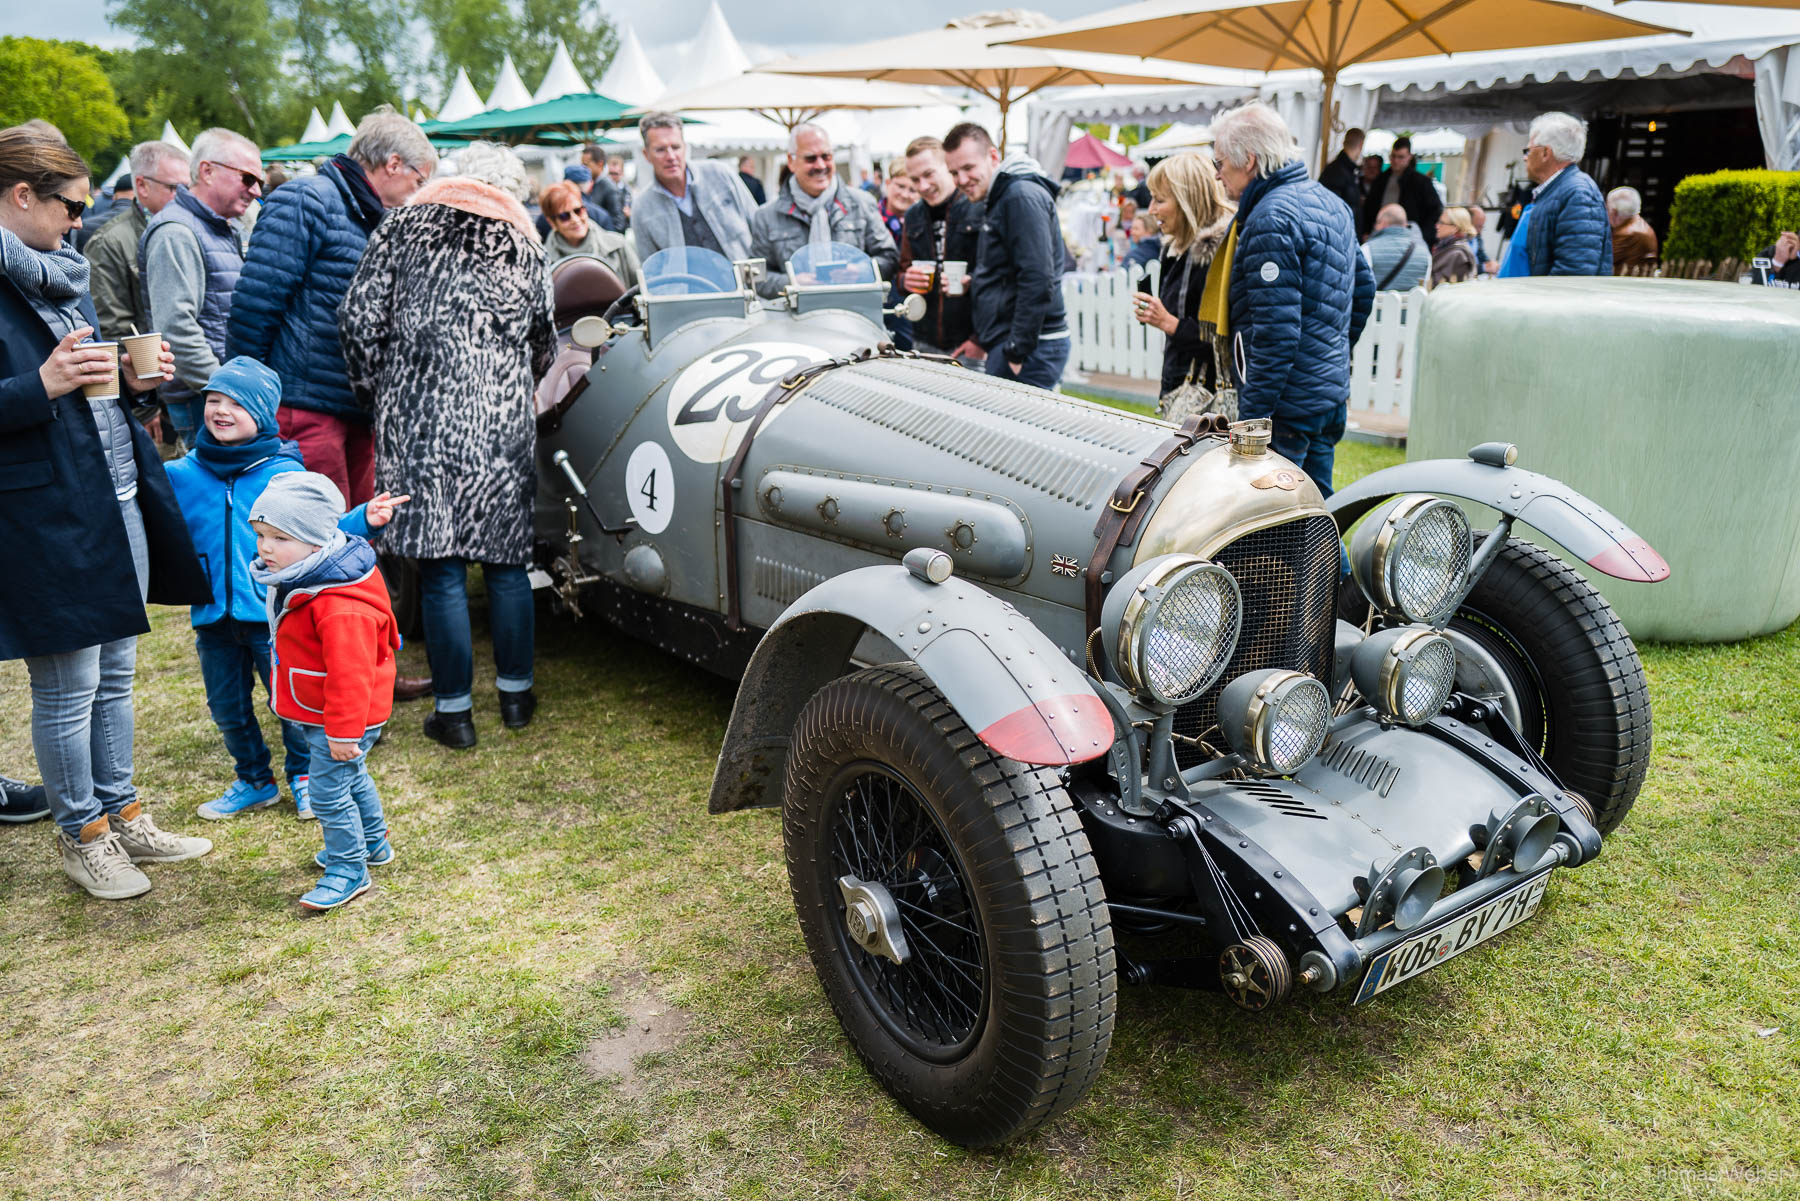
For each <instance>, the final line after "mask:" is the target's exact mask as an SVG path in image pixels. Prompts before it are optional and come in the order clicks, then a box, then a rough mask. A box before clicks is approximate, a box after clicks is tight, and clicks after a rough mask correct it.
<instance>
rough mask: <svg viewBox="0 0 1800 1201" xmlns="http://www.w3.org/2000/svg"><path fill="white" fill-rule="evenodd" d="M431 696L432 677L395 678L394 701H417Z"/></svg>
mask: <svg viewBox="0 0 1800 1201" xmlns="http://www.w3.org/2000/svg"><path fill="white" fill-rule="evenodd" d="M430 695H431V677H430V676H395V677H394V699H395V700H397V701H416V700H418V699H419V698H420V697H423V696H430Z"/></svg>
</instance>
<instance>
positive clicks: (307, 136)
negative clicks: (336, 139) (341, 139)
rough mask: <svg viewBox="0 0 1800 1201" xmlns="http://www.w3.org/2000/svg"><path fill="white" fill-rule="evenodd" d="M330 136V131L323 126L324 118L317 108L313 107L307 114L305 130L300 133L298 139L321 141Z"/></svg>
mask: <svg viewBox="0 0 1800 1201" xmlns="http://www.w3.org/2000/svg"><path fill="white" fill-rule="evenodd" d="M330 136H331V133H330V131H329V130H327V129H326V128H325V118H324V117H321V116H320V115H319V110H318V108H316V107H315V108H314V109H313V110H312V112H311V113H309V114H308V115H307V118H306V132H305V133H303V134H301V135H300V140H301V141H302V142H323V141H324V140H325V139H326V138H329V137H330Z"/></svg>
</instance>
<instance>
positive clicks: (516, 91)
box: [486, 54, 531, 109]
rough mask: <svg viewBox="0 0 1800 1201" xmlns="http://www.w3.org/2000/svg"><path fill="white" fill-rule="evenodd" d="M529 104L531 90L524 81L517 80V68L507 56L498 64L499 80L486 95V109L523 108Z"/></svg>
mask: <svg viewBox="0 0 1800 1201" xmlns="http://www.w3.org/2000/svg"><path fill="white" fill-rule="evenodd" d="M530 103H531V90H530V89H529V88H527V87H526V86H525V81H524V80H523V79H520V78H519V68H517V67H515V66H514V65H513V60H512V55H510V54H509V55H507V56H506V58H505V60H504V61H502V62H501V64H500V78H499V80H498V81H496V82H495V84H494V90H493V91H492V92H489V93H488V98H487V105H486V107H487V108H490V109H493V108H524V107H525V106H526V105H527V104H530Z"/></svg>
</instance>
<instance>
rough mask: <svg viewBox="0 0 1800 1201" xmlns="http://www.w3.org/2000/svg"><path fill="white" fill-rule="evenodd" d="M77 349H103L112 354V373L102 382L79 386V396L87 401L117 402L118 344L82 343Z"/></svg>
mask: <svg viewBox="0 0 1800 1201" xmlns="http://www.w3.org/2000/svg"><path fill="white" fill-rule="evenodd" d="M78 349H82V350H94V349H104V350H110V351H111V352H112V357H111V360H110V361H111V363H112V371H111V372H109V373H108V375H107V377H106V378H105V379H102V380H97V381H95V382H94V383H91V384H83V385H81V394H82V395H83V396H85V397H87V398H88V399H89V400H117V399H118V398H119V344H118V343H117V342H83V343H81V344H80V345H79V347H78Z"/></svg>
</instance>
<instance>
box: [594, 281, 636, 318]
mask: <svg viewBox="0 0 1800 1201" xmlns="http://www.w3.org/2000/svg"><path fill="white" fill-rule="evenodd" d="M638 291H639V286H638V285H637V284H632V285H631V286H630V287H629V288H626V289H625V290H624V291H623V292H621V293H619V298H618V299H617V300H615V301H613V302H612V303H611V304H609V305H607V306H606V312H604V313H602V314H601V315H600V319H601V320H602V321H604V322H606V323H607V324H608V325H611V324H613V322H615V321H624V320H626V319H627V318H630V319H631V320H633V321H635V320H637V310H636V309H634V308H633V307H632V305H631V302H632V301H633V300H634V299H636V297H637V294H638Z"/></svg>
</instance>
